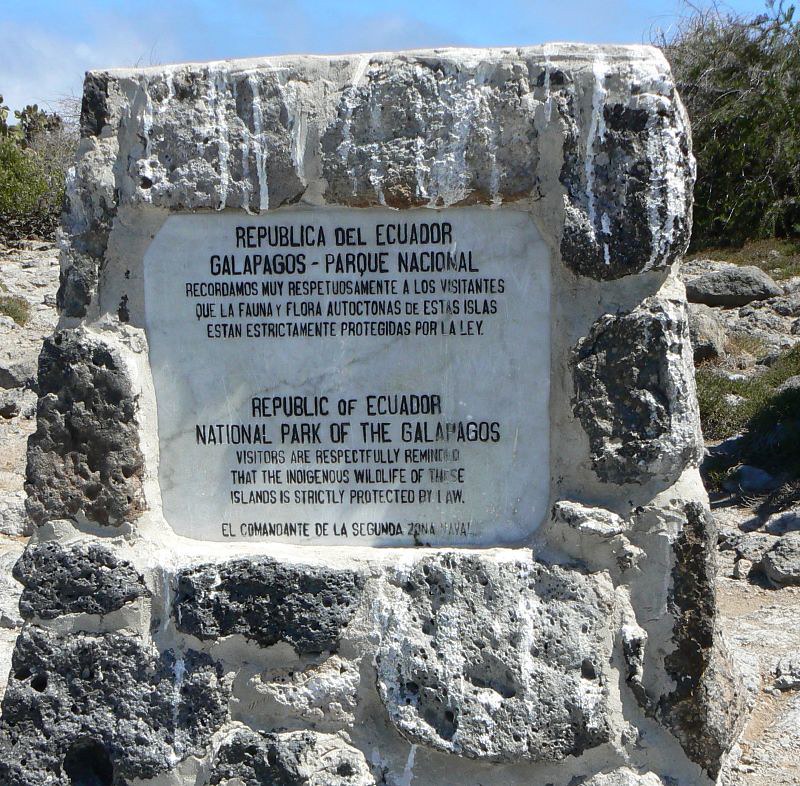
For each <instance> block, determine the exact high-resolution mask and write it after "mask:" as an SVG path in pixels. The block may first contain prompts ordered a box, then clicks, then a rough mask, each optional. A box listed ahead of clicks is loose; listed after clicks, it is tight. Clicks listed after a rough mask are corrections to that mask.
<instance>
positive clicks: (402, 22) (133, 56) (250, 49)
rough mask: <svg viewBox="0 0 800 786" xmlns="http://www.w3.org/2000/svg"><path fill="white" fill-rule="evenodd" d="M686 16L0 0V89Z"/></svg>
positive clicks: (559, 1)
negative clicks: (153, 68) (91, 74)
mask: <svg viewBox="0 0 800 786" xmlns="http://www.w3.org/2000/svg"><path fill="white" fill-rule="evenodd" d="M697 4H698V5H703V4H704V0H699V2H698V3H697ZM705 4H707V3H705ZM727 5H728V6H729V7H730V8H732V9H733V10H735V11H738V12H740V13H757V12H759V11H761V10H763V8H764V2H763V0H728V2H727ZM686 13H688V11H687V5H686V3H685V2H684V0H640V1H639V2H634V1H633V0H505V1H503V0H500V1H499V2H498V1H495V2H493V1H492V0H482V2H477V1H475V0H383V1H381V0H372V2H367V1H366V0H352V1H351V0H278V1H277V2H276V1H275V0H224V2H223V1H221V0H136V1H135V2H132V1H131V0H127V1H123V0H0V42H2V43H1V44H0V94H2V95H4V96H5V103H7V104H8V105H9V106H10V107H11V108H12V109H19V108H20V107H21V106H23V105H25V104H27V103H33V102H36V103H38V104H39V105H40V106H51V107H52V106H54V105H55V104H56V102H57V101H58V100H59V99H60V98H62V97H64V96H69V95H74V96H77V95H79V94H80V90H81V83H82V81H83V73H84V71H86V70H87V69H90V68H105V67H112V66H131V65H136V64H140V65H151V64H157V63H171V62H179V61H188V60H218V59H223V58H229V57H248V56H256V55H271V54H282V53H288V52H309V53H318V54H321V53H337V52H356V51H375V50H385V49H408V48H414V47H427V46H446V45H452V46H493V45H508V44H512V45H518V44H519V45H521V44H536V43H543V42H545V41H566V40H574V41H589V42H596V43H643V42H644V43H646V42H648V41H649V39H650V31H651V30H652V29H653V28H655V27H661V28H669V27H670V25H673V24H674V23H675V22H676V20H677V19H679V18H680V16H681V14H686Z"/></svg>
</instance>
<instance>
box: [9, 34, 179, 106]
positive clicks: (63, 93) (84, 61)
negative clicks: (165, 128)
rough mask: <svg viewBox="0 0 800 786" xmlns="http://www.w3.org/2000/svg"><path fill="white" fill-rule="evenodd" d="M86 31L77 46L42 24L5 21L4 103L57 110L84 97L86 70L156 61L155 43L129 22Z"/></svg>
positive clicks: (72, 41) (76, 43)
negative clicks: (65, 101) (64, 100)
mask: <svg viewBox="0 0 800 786" xmlns="http://www.w3.org/2000/svg"><path fill="white" fill-rule="evenodd" d="M87 32H88V33H90V34H91V36H87V37H86V38H85V39H84V40H81V41H78V42H76V41H74V40H69V39H68V38H66V37H64V36H61V35H59V34H57V33H53V32H49V31H47V30H45V29H43V28H41V27H39V26H27V27H26V26H23V25H16V24H11V23H4V22H2V21H0V40H1V41H3V47H2V49H1V50H0V94H2V95H3V97H4V103H6V104H7V105H8V106H9V107H10V108H11V109H12V110H14V109H21V108H22V107H23V106H25V105H26V104H32V103H36V104H38V105H39V106H44V107H55V106H56V104H57V102H58V101H59V100H60V99H62V98H64V97H68V96H80V95H81V92H82V87H83V76H84V73H85V72H86V71H87V70H90V69H93V68H109V67H114V66H127V65H134V64H135V63H137V62H140V63H145V64H147V63H148V62H149V61H150V60H151V59H152V58H153V57H154V50H153V44H152V42H151V41H149V40H147V39H146V38H145V37H144V36H143V35H142V34H141V33H140V32H139V31H137V30H135V29H133V28H132V27H131V25H130V23H128V22H126V21H125V20H121V19H112V18H106V19H104V20H102V24H98V25H97V26H96V27H95V28H94V29H93V30H90V31H87ZM167 44H168V45H169V42H167ZM168 48H169V49H172V47H171V45H169V46H168Z"/></svg>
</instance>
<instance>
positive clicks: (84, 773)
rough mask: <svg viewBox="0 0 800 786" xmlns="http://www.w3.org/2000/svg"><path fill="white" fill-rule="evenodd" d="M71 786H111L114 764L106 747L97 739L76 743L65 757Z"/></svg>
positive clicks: (66, 771) (65, 768)
mask: <svg viewBox="0 0 800 786" xmlns="http://www.w3.org/2000/svg"><path fill="white" fill-rule="evenodd" d="M63 770H64V772H65V773H66V774H67V777H68V778H69V780H70V784H71V786H111V784H112V783H113V781H114V766H113V765H112V764H111V759H110V758H109V756H108V752H107V751H106V749H105V747H103V745H101V744H100V743H99V742H96V741H95V740H89V741H83V742H77V743H75V744H74V745H73V746H72V747H71V748H70V749H69V750H68V751H67V755H66V756H65V757H64V766H63Z"/></svg>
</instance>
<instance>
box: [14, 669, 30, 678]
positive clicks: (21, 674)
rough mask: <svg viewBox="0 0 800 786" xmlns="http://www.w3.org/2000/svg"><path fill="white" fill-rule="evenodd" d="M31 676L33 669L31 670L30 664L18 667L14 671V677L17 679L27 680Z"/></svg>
mask: <svg viewBox="0 0 800 786" xmlns="http://www.w3.org/2000/svg"><path fill="white" fill-rule="evenodd" d="M30 676H31V670H30V667H28V666H23V667H22V668H20V669H17V670H16V671H15V672H14V679H15V680H27V679H28V677H30Z"/></svg>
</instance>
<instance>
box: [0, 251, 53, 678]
mask: <svg viewBox="0 0 800 786" xmlns="http://www.w3.org/2000/svg"><path fill="white" fill-rule="evenodd" d="M57 289H58V253H57V249H56V247H55V246H54V245H53V244H52V243H45V242H41V241H36V242H28V243H25V244H24V245H23V247H21V248H19V249H14V250H11V249H6V248H3V247H2V245H0V693H1V692H2V691H3V690H4V689H5V684H6V679H7V677H8V671H9V668H10V662H11V650H12V647H13V644H14V641H15V640H16V637H17V633H18V628H19V626H20V625H21V624H22V620H21V618H20V616H19V612H18V610H17V601H18V598H19V595H20V590H21V587H20V585H19V584H18V583H17V582H16V581H15V580H14V579H13V578H12V577H11V569H12V567H13V566H14V563H15V562H16V561H17V559H18V558H19V556H20V555H21V554H22V550H23V549H24V547H25V543H26V541H27V537H26V536H27V535H28V534H30V533H29V529H28V527H29V524H28V522H27V521H26V518H25V507H24V500H25V492H24V491H23V482H24V478H25V447H26V442H27V439H28V435H29V434H31V433H32V432H33V430H34V428H35V409H36V390H35V379H36V363H37V358H38V356H39V349H40V348H41V343H42V338H43V337H44V336H46V335H47V334H49V333H51V332H52V331H53V328H54V326H55V324H56V318H57V314H56V307H55V305H56V301H55V295H56V290H57ZM20 322H22V323H24V324H19V323H20Z"/></svg>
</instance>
